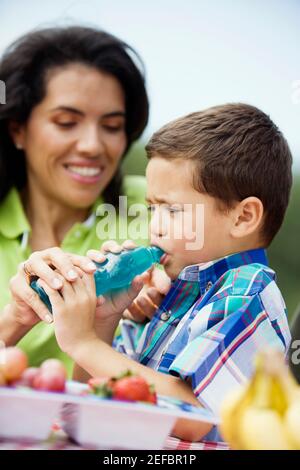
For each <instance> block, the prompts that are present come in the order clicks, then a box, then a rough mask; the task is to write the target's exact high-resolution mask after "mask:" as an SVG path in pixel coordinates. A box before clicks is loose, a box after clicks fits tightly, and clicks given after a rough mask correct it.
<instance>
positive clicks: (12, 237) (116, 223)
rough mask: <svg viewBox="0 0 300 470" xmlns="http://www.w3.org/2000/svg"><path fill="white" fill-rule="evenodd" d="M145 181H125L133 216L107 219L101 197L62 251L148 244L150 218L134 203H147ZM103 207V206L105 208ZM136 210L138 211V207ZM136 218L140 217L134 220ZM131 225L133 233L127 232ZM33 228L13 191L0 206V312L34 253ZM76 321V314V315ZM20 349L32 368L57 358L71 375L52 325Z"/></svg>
mask: <svg viewBox="0 0 300 470" xmlns="http://www.w3.org/2000/svg"><path fill="white" fill-rule="evenodd" d="M145 192H146V182H145V178H144V177H142V176H126V177H125V179H124V195H125V196H127V206H128V208H129V207H130V206H131V210H132V212H129V214H131V213H132V216H130V217H127V212H126V211H125V210H124V211H122V210H121V211H120V212H119V214H118V215H117V216H116V217H115V218H111V217H110V218H108V215H107V213H105V212H104V213H103V212H102V213H100V212H99V209H98V210H97V208H99V205H100V204H102V203H103V199H101V198H99V199H98V200H97V201H96V202H95V204H94V206H93V208H92V211H91V215H90V217H89V218H88V219H87V220H86V221H85V222H84V223H76V224H74V225H73V227H72V228H71V229H70V230H69V232H68V233H67V234H66V236H65V238H64V240H63V242H62V244H61V248H62V249H63V250H64V251H67V252H71V253H77V254H80V255H85V254H86V252H87V251H88V250H89V249H91V248H94V249H99V248H100V246H101V245H102V243H103V242H104V241H105V240H110V239H116V240H117V241H118V242H120V243H121V242H123V241H124V240H126V239H127V238H133V237H132V236H131V235H132V234H135V235H137V236H138V238H135V242H136V243H137V244H147V218H145V217H144V216H139V213H136V212H135V211H134V206H132V204H145ZM102 207H103V206H102ZM136 209H137V210H138V208H137V206H136ZM134 215H137V216H138V218H137V217H135V218H133V217H134ZM129 222H131V229H133V232H132V231H131V232H130V225H129V233H126V227H128V223H129ZM29 234H30V225H29V222H28V220H27V218H26V215H25V213H24V210H23V206H22V203H21V199H20V196H19V193H18V191H17V190H16V189H15V188H13V189H11V191H10V192H9V193H8V195H7V196H6V198H5V199H4V200H3V202H2V204H1V205H0V312H1V310H2V309H3V307H4V306H5V305H6V304H7V303H8V302H10V291H9V288H8V284H9V280H10V278H11V277H12V276H14V275H15V274H16V272H17V269H18V265H19V264H20V263H21V262H23V261H25V260H26V259H27V258H28V257H29V255H30V254H31V249H30V246H29V244H28V242H27V241H28V236H29ZM74 317H75V318H76V312H74ZM19 346H20V347H21V348H22V349H23V350H24V351H25V352H26V353H27V355H28V358H29V362H30V365H31V366H38V365H40V364H41V362H43V361H44V360H45V359H47V358H50V357H55V358H58V359H60V360H62V361H63V362H64V364H65V365H66V367H67V369H68V372H69V374H71V372H72V365H73V363H72V360H71V359H70V358H69V357H68V356H67V355H66V354H64V353H63V352H62V351H61V350H60V349H59V347H58V345H57V342H56V339H55V336H54V330H53V325H48V324H46V323H44V322H41V323H39V324H37V325H36V326H35V327H34V328H33V329H32V330H31V331H30V332H29V333H28V334H27V335H26V336H25V337H24V338H23V339H22V340H21V341H20V342H19Z"/></svg>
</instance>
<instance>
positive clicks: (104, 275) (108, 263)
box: [30, 246, 164, 312]
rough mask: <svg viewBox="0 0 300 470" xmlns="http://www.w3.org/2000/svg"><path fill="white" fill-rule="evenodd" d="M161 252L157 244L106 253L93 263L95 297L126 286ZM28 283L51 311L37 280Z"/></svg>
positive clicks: (157, 261) (149, 265)
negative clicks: (102, 259)
mask: <svg viewBox="0 0 300 470" xmlns="http://www.w3.org/2000/svg"><path fill="white" fill-rule="evenodd" d="M163 254H164V252H163V250H161V249H160V248H158V247H157V246H149V247H144V246H141V247H138V248H135V249H134V250H124V251H122V252H121V253H118V254H115V253H108V254H107V255H106V260H105V261H104V262H103V263H95V265H96V266H97V271H95V273H94V279H95V285H96V295H97V297H98V296H99V295H101V294H105V293H107V292H110V291H113V290H122V289H125V288H127V287H128V286H129V285H130V284H131V282H132V280H133V278H134V277H135V276H137V275H138V274H142V273H143V272H145V271H147V269H149V268H150V267H151V266H152V264H154V263H159V260H160V258H161V257H162V255H163ZM30 285H31V287H32V289H33V290H35V292H36V293H37V294H38V295H39V297H40V299H41V300H42V301H43V302H44V304H45V305H46V306H47V307H48V309H49V311H50V312H52V307H51V303H50V299H49V297H48V295H47V294H46V292H45V291H44V289H43V288H42V287H41V286H39V284H38V280H34V281H32V282H31V284H30Z"/></svg>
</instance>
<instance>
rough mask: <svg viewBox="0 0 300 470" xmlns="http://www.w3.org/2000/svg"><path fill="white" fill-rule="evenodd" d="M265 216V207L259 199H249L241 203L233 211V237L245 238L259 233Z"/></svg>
mask: <svg viewBox="0 0 300 470" xmlns="http://www.w3.org/2000/svg"><path fill="white" fill-rule="evenodd" d="M263 215H264V206H263V203H262V202H261V200H260V199H259V198H258V197H253V196H251V197H247V198H246V199H243V200H242V201H241V202H239V203H238V204H237V205H236V207H235V208H234V210H233V224H232V227H231V235H232V236H233V237H234V238H243V237H247V236H249V235H252V234H253V233H254V232H255V231H258V229H259V228H260V225H261V223H262V219H263Z"/></svg>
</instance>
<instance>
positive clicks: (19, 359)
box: [0, 346, 28, 382]
mask: <svg viewBox="0 0 300 470" xmlns="http://www.w3.org/2000/svg"><path fill="white" fill-rule="evenodd" d="M1 354H2V357H3V359H4V361H3V364H1V365H0V370H1V372H2V374H3V375H4V377H5V379H6V381H7V382H12V381H14V380H18V379H19V378H20V377H21V375H22V373H23V371H24V370H25V369H26V367H27V365H28V360H27V356H26V354H25V353H24V352H23V351H22V350H21V349H19V348H17V347H15V346H11V347H9V348H5V349H4V350H3V351H2V352H1Z"/></svg>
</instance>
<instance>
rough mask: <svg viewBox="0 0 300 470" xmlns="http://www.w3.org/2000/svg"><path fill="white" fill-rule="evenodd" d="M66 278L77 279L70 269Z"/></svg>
mask: <svg viewBox="0 0 300 470" xmlns="http://www.w3.org/2000/svg"><path fill="white" fill-rule="evenodd" d="M68 277H69V278H70V279H77V277H78V276H77V273H76V272H75V271H74V270H73V269H70V271H69V272H68Z"/></svg>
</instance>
